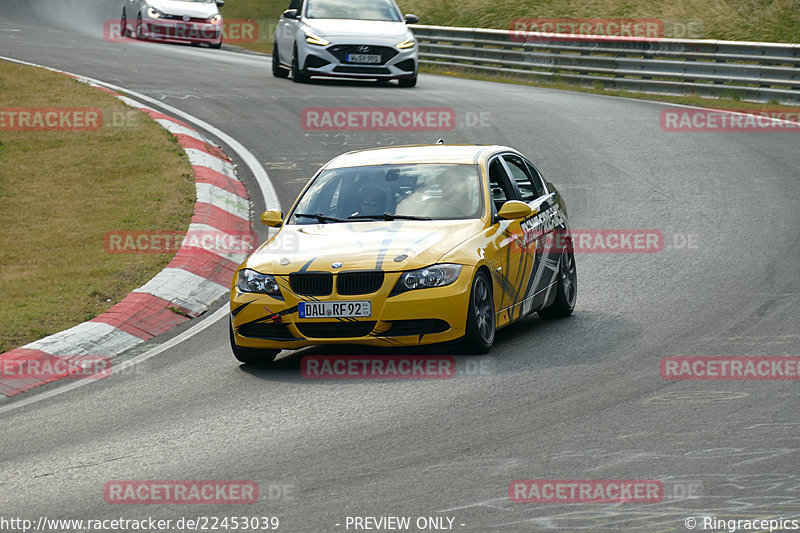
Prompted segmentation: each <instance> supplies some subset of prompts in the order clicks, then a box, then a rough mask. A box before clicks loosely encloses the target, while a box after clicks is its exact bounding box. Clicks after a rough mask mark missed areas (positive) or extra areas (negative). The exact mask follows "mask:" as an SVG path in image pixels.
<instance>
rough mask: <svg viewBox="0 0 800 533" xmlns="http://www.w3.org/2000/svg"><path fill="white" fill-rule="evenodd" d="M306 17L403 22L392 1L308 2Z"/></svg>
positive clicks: (329, 0)
mask: <svg viewBox="0 0 800 533" xmlns="http://www.w3.org/2000/svg"><path fill="white" fill-rule="evenodd" d="M306 17H307V18H310V19H351V20H384V21H391V22H401V21H402V20H403V19H402V17H401V16H400V11H399V10H398V9H397V7H396V5H395V3H394V2H393V1H392V0H308V7H307V9H306Z"/></svg>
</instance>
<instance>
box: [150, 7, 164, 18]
mask: <svg viewBox="0 0 800 533" xmlns="http://www.w3.org/2000/svg"><path fill="white" fill-rule="evenodd" d="M147 16H149V17H150V18H151V19H160V18H161V17H163V16H164V13H162V12H161V11H159V10H158V9H156V8H154V7H148V8H147Z"/></svg>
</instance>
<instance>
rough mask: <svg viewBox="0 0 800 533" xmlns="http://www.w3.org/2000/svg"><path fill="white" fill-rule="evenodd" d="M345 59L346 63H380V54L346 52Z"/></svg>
mask: <svg viewBox="0 0 800 533" xmlns="http://www.w3.org/2000/svg"><path fill="white" fill-rule="evenodd" d="M345 61H347V62H348V63H380V62H381V56H380V55H377V54H347V56H345Z"/></svg>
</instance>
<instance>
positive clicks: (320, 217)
mask: <svg viewBox="0 0 800 533" xmlns="http://www.w3.org/2000/svg"><path fill="white" fill-rule="evenodd" d="M294 216H296V217H306V218H316V219H317V221H319V223H320V224H324V223H326V222H347V221H346V220H344V219H341V218H336V217H329V216H328V215H323V214H322V213H314V214H313V215H312V214H311V213H295V214H294Z"/></svg>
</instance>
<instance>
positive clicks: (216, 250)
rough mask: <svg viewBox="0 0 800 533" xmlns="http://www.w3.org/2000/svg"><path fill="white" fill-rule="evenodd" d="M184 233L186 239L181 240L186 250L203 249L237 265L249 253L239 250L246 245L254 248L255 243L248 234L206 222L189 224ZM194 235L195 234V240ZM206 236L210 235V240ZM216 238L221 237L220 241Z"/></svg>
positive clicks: (243, 248) (246, 248) (245, 247)
mask: <svg viewBox="0 0 800 533" xmlns="http://www.w3.org/2000/svg"><path fill="white" fill-rule="evenodd" d="M186 234H187V239H186V240H185V241H184V242H183V246H186V250H187V251H192V250H194V249H200V250H205V251H206V252H211V253H212V254H215V255H218V256H220V257H223V258H225V259H227V260H228V261H232V262H234V263H236V264H237V265H238V264H239V263H241V262H242V261H244V260H245V259H247V256H248V255H250V252H249V251H241V250H249V249H250V248H248V245H252V248H253V249H254V248H255V245H256V244H257V243H256V242H255V241H254V240H252V237H251V236H250V235H242V234H233V233H229V232H226V231H222V230H220V229H217V228H215V227H214V226H209V225H208V224H189V229H188V230H187V232H186ZM194 236H197V241H196V242H195V240H194ZM206 236H210V240H208V239H206ZM218 238H221V239H222V242H221V243H218Z"/></svg>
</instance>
